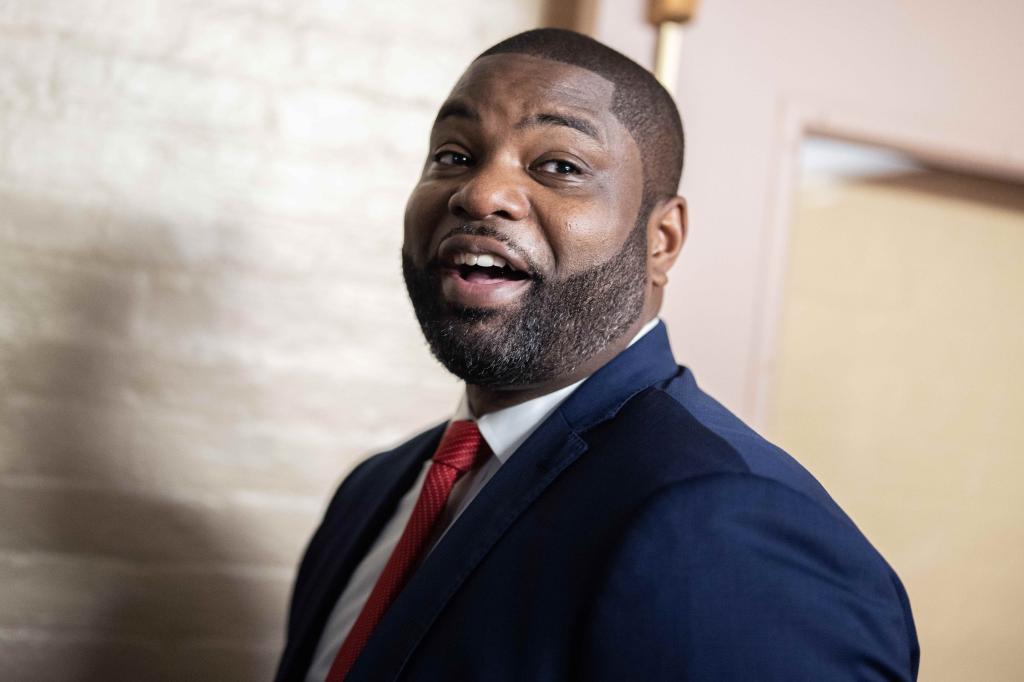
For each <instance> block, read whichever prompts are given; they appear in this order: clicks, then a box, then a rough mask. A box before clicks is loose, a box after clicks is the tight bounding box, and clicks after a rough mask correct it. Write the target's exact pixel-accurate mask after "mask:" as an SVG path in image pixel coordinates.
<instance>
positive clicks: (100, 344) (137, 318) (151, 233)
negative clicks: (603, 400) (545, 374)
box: [0, 0, 542, 682]
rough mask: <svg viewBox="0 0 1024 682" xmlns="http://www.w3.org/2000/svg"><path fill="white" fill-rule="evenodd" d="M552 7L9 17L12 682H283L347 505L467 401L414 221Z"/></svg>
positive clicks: (6, 565) (380, 3) (96, 10)
mask: <svg viewBox="0 0 1024 682" xmlns="http://www.w3.org/2000/svg"><path fill="white" fill-rule="evenodd" d="M541 4H542V3H541V1H540V0H495V1H493V2H488V3H476V2H470V1H469V0H434V1H433V2H431V3H423V2H417V1H416V0H405V1H398V0H375V2H363V3H356V2H351V1H344V0H201V1H200V0H196V1H186V0H75V2H69V1H68V0H0V678H2V679H3V680H5V681H9V682H22V681H24V682H29V681H31V682H47V681H49V680H55V681H56V680H61V682H66V681H67V680H75V681H79V682H81V681H88V682H92V681H99V680H103V681H105V682H109V681H111V680H113V681H117V680H143V679H144V680H147V681H154V680H186V679H187V680H235V679H239V680H240V679H267V678H269V676H270V675H271V671H272V668H273V665H274V662H275V658H276V655H277V652H278V649H279V647H280V645H281V642H282V633H283V627H284V614H285V607H286V601H287V593H288V588H289V585H290V581H291V578H292V574H293V571H294V568H295V564H296V561H297V560H298V557H299V554H300V552H301V550H302V546H303V543H304V542H305V540H306V538H307V537H308V536H309V534H310V532H311V531H312V529H313V526H314V524H315V522H316V520H317V518H318V516H319V514H320V512H321V510H322V507H323V505H324V504H325V502H326V499H327V496H328V495H329V493H330V492H331V491H332V490H333V488H334V487H335V485H336V484H337V482H338V481H339V480H340V478H341V477H342V476H343V475H344V474H345V473H346V472H347V471H348V470H349V469H350V468H351V467H352V466H353V465H354V463H355V462H356V461H358V460H359V459H360V458H361V457H363V456H365V455H366V454H369V453H370V452H372V451H374V450H377V449H380V448H382V447H386V446H387V445H389V444H392V443H395V442H397V441H399V440H400V439H402V438H403V437H405V436H407V435H409V434H411V433H412V432H414V431H415V430H417V429H418V428H420V427H422V426H425V425H427V424H429V423H432V422H434V421H436V420H439V419H441V418H443V417H444V416H445V414H446V412H447V411H448V410H450V409H451V408H452V407H453V406H454V401H455V399H456V397H457V385H456V383H455V382H454V381H453V380H452V379H451V378H450V377H448V376H447V375H446V374H445V373H444V372H443V370H441V369H440V367H439V366H438V365H437V364H436V363H435V362H434V361H433V360H432V359H431V358H430V356H429V354H428V353H427V351H426V349H425V346H424V344H423V342H422V340H421V338H420V335H419V331H418V328H417V327H416V324H415V320H414V318H413V316H412V313H411V309H410V307H409V305H408V303H407V302H406V299H405V292H404V287H403V285H402V282H401V272H400V266H399V258H398V249H399V245H400V241H401V217H402V211H403V207H404V202H405V199H406V196H407V194H408V191H409V190H410V188H411V187H412V185H413V183H414V182H415V179H416V177H417V175H418V173H419V169H420V165H421V163H422V160H423V157H424V155H425V153H426V141H427V130H428V128H429V124H430V121H431V119H432V117H433V114H434V112H435V110H436V107H437V105H438V104H439V102H440V101H441V99H442V98H443V96H444V94H446V92H447V90H448V88H450V86H451V85H452V83H453V82H454V80H455V78H456V77H457V76H458V74H459V73H460V72H461V70H462V69H463V68H464V66H465V65H466V63H468V61H469V59H471V58H472V57H473V56H474V55H475V54H476V53H477V52H479V51H480V50H481V49H483V48H484V47H486V46H487V45H489V44H491V43H493V42H495V41H496V40H498V39H500V38H502V37H504V36H505V35H508V34H510V33H513V32H515V31H518V30H522V29H525V28H529V27H531V26H533V25H536V24H537V22H538V21H539V18H540V15H541V11H542V7H541Z"/></svg>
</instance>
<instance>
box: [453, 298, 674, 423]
mask: <svg viewBox="0 0 1024 682" xmlns="http://www.w3.org/2000/svg"><path fill="white" fill-rule="evenodd" d="M652 319H654V316H653V315H651V316H646V315H644V316H641V317H640V318H639V319H638V320H637V321H636V322H634V323H633V324H632V325H630V327H629V329H628V330H627V331H626V332H625V333H623V334H622V335H621V336H619V338H617V339H615V340H614V341H612V342H611V343H609V344H608V345H607V346H605V347H604V348H603V349H602V350H600V351H598V352H597V353H596V354H594V355H592V356H591V357H590V358H588V359H587V361H586V362H584V363H583V364H581V365H579V366H578V367H576V368H574V369H573V370H572V371H570V372H566V373H564V374H560V375H558V376H556V377H552V378H550V379H547V380H545V381H541V382H537V383H536V384H527V385H523V386H497V387H496V386H478V385H476V384H467V385H466V397H467V398H468V400H469V409H470V410H471V411H472V412H473V414H474V415H476V416H477V417H482V416H484V415H485V414H488V413H490V412H496V411H498V410H502V409H504V408H506V407H512V406H513V405H519V404H520V403H525V402H526V401H528V400H533V399H534V398H539V397H541V396H542V395H547V394H548V393H552V392H554V391H557V390H558V389H560V388H565V387H566V386H569V385H572V384H575V383H576V382H577V381H580V380H581V379H585V378H586V377H588V376H590V375H591V374H593V373H594V372H596V371H597V370H599V369H601V368H602V367H603V366H604V365H606V364H607V363H608V362H609V361H610V360H611V359H612V358H614V357H615V356H616V355H618V354H619V353H621V352H622V351H624V350H625V349H626V347H627V346H629V344H630V342H631V341H632V340H633V338H634V337H635V336H636V335H637V333H639V331H640V329H642V328H643V326H644V325H645V324H647V323H648V322H649V321H650V320H652Z"/></svg>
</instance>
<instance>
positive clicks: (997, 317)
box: [772, 171, 1024, 681]
mask: <svg viewBox="0 0 1024 682" xmlns="http://www.w3.org/2000/svg"><path fill="white" fill-rule="evenodd" d="M787 294H788V295H787V298H786V312H785V317H784V324H783V334H782V342H781V345H780V348H781V355H780V375H779V383H778V390H777V392H776V395H775V402H774V409H775V414H774V428H773V429H772V432H773V434H774V435H775V436H776V438H777V439H778V440H779V441H780V443H781V444H782V445H783V446H784V447H786V448H787V449H789V450H791V451H792V452H794V453H796V454H797V455H798V457H799V458H800V459H801V461H802V462H803V463H804V464H805V465H807V466H808V467H809V468H810V469H811V470H812V471H814V472H815V474H816V475H817V476H818V477H819V478H820V480H821V481H822V482H823V483H824V485H825V486H826V487H827V488H828V489H829V490H830V491H831V492H832V494H833V495H834V496H835V497H836V499H837V500H838V502H839V503H840V504H841V505H842V506H843V507H844V508H845V509H846V510H847V511H848V512H849V513H850V515H851V516H852V517H853V519H854V521H856V522H857V523H858V525H860V527H861V528H862V529H863V530H864V532H865V533H866V534H867V536H868V537H869V538H871V539H872V541H873V542H874V543H875V545H876V546H877V547H878V548H879V549H880V550H881V551H882V553H883V554H884V555H885V556H886V557H887V558H888V559H889V560H890V561H891V562H892V563H893V564H894V566H895V568H896V569H897V571H898V572H899V574H900V576H901V577H902V579H903V580H904V582H905V584H906V587H907V589H908V592H909V594H910V599H911V603H912V605H913V609H914V613H915V617H916V619H917V624H918V629H919V634H920V637H921V644H922V649H923V658H922V675H921V677H922V679H925V680H936V681H940V680H949V681H954V680H969V679H971V680H1010V679H1020V678H1021V677H1024V655H1022V653H1021V649H1020V642H1019V639H1020V635H1021V633H1022V632H1024V620H1022V616H1021V614H1022V612H1024V586H1022V584H1021V580H1020V577H1021V576H1022V575H1024V502H1022V500H1024V497H1022V495H1021V481H1022V480H1024V460H1022V459H1021V456H1020V455H1021V453H1022V452H1024V421H1022V419H1021V415H1022V414H1024V364H1022V363H1021V362H1020V357H1021V351H1022V349H1024V187H1021V186H1018V185H1008V184H1001V183H996V182H989V181H984V180H980V179H974V178H968V177H963V176H956V175H950V174H943V173H939V172H929V171H921V172H918V173H911V174H898V175H893V176H879V177H868V178H862V179H859V180H858V179H853V180H846V181H844V180H836V179H835V178H832V179H828V178H820V177H811V178H809V179H808V180H807V182H806V183H805V184H804V189H803V190H802V192H801V195H800V198H799V202H798V207H797V213H796V223H795V227H794V240H793V250H792V258H791V270H790V276H789V282H788V287H787Z"/></svg>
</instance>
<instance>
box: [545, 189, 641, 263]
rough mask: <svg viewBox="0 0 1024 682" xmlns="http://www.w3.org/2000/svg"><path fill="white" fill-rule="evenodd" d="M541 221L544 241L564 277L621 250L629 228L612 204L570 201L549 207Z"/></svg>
mask: <svg viewBox="0 0 1024 682" xmlns="http://www.w3.org/2000/svg"><path fill="white" fill-rule="evenodd" d="M548 213H549V217H548V218H547V219H546V220H543V223H544V224H545V225H547V226H548V230H547V231H548V241H549V242H550V244H551V249H552V251H553V252H554V253H555V257H556V259H557V261H558V269H559V270H561V271H562V272H563V273H564V274H565V275H569V274H572V273H575V272H579V271H580V270H584V269H587V268H591V267H593V266H595V265H598V264H600V263H603V262H604V261H606V260H608V259H609V258H611V257H612V256H614V255H615V254H616V253H618V250H619V249H620V248H621V246H622V243H623V241H624V240H625V239H626V236H627V234H628V233H629V231H630V229H631V228H632V226H633V220H632V219H631V218H630V217H626V216H625V215H624V214H623V212H622V211H620V210H619V206H618V205H616V204H615V203H613V202H572V203H571V204H565V203H563V204H562V205H560V206H558V207H556V208H553V209H552V210H551V211H549V212H548Z"/></svg>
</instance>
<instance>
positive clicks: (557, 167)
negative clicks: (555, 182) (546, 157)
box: [537, 159, 580, 175]
mask: <svg viewBox="0 0 1024 682" xmlns="http://www.w3.org/2000/svg"><path fill="white" fill-rule="evenodd" d="M537 168H538V169H540V170H543V171H547V172H548V173H556V174H558V175H579V174H580V169H579V167H578V166H575V165H574V164H571V163H569V162H568V161H563V160H561V159H552V160H551V161H545V162H544V163H542V164H540V165H539V166H537Z"/></svg>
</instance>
